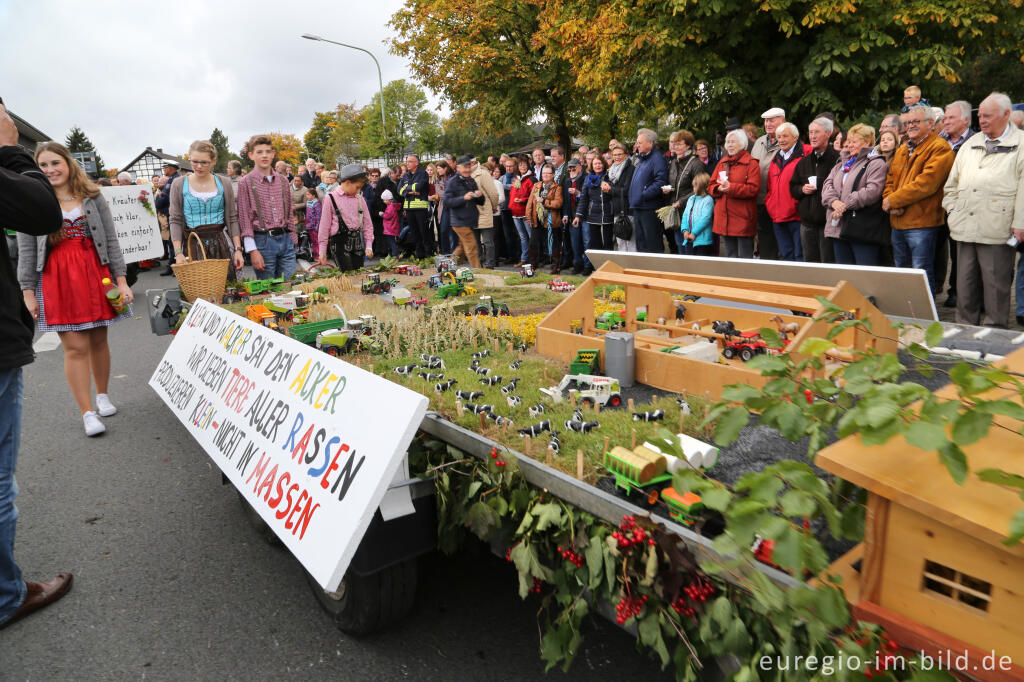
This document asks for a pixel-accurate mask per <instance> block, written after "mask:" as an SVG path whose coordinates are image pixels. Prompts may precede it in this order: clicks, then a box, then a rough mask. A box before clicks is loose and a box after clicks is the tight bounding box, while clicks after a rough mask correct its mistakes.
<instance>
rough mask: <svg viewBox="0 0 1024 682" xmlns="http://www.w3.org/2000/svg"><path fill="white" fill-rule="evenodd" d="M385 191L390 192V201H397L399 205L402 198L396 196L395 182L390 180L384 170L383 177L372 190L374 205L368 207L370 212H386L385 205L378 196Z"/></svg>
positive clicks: (396, 187)
mask: <svg viewBox="0 0 1024 682" xmlns="http://www.w3.org/2000/svg"><path fill="white" fill-rule="evenodd" d="M386 189H389V190H391V201H392V202H395V201H397V202H399V205H401V201H402V197H400V196H398V185H396V184H395V181H394V180H392V179H391V176H390V175H389V174H388V172H387V171H386V170H385V171H384V176H383V177H382V178H381V179H380V180H378V181H377V186H376V187H375V188H374V190H373V193H374V205H373V206H371V207H370V210H371V211H373V212H374V213H376V212H378V211H386V210H387V208H388V206H387V204H386V203H385V202H384V200H383V199H381V198H380V195H382V194H384V190H386Z"/></svg>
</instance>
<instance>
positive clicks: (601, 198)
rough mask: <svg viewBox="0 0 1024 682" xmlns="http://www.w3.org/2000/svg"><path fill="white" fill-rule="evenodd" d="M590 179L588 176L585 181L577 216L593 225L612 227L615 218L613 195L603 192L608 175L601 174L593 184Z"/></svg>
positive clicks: (577, 207)
mask: <svg viewBox="0 0 1024 682" xmlns="http://www.w3.org/2000/svg"><path fill="white" fill-rule="evenodd" d="M590 178H591V176H590V175H588V176H587V179H586V180H584V181H583V189H582V193H581V194H580V200H579V203H578V204H577V206H576V215H577V216H579V218H580V220H586V221H587V222H588V223H590V224H591V225H610V224H611V222H612V218H614V217H615V214H614V213H612V197H611V194H605V193H604V192H602V191H601V183H602V182H605V181H606V180H607V179H608V173H601V175H600V176H599V177H598V178H597V180H596V181H595V182H591V180H590Z"/></svg>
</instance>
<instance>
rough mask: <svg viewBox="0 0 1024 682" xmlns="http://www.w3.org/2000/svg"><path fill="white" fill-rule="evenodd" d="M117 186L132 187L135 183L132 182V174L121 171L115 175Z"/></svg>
mask: <svg viewBox="0 0 1024 682" xmlns="http://www.w3.org/2000/svg"><path fill="white" fill-rule="evenodd" d="M117 184H118V185H134V184H135V181H134V180H132V174H131V173H129V172H128V171H121V172H120V173H118V174H117Z"/></svg>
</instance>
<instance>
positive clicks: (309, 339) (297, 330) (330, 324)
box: [288, 318, 345, 345]
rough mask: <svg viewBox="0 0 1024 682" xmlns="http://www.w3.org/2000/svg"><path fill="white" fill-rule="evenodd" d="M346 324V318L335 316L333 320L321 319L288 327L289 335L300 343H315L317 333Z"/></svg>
mask: <svg viewBox="0 0 1024 682" xmlns="http://www.w3.org/2000/svg"><path fill="white" fill-rule="evenodd" d="M344 326H345V320H343V319H340V318H335V319H333V320H321V321H320V322H307V323H306V324H294V325H292V326H291V327H289V328H288V336H290V337H292V338H293V339H295V340H296V341H298V342H299V343H304V344H306V345H313V344H314V343H315V342H316V335H317V334H319V333H320V332H325V331H327V330H329V329H338V328H339V327H344Z"/></svg>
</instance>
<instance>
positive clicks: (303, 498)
mask: <svg viewBox="0 0 1024 682" xmlns="http://www.w3.org/2000/svg"><path fill="white" fill-rule="evenodd" d="M307 499H311V498H310V495H309V493H307V492H306V491H305V490H303V491H302V494H301V495H299V501H298V502H296V503H295V506H294V507H292V510H291V512H289V513H288V520H287V521H285V522H284V527H285V528H291V527H292V517H293V516H295V512H297V511H299V507H301V506H302V503H303V502H305V501H306V500H307Z"/></svg>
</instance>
